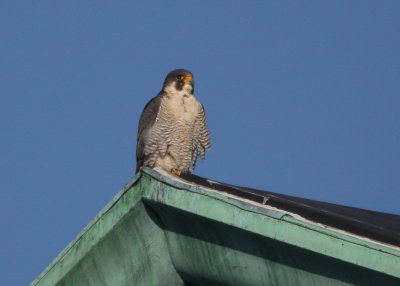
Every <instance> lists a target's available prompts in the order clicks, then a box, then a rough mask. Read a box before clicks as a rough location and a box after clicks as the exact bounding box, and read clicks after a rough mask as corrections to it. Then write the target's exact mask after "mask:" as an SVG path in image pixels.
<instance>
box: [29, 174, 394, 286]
mask: <svg viewBox="0 0 400 286" xmlns="http://www.w3.org/2000/svg"><path fill="white" fill-rule="evenodd" d="M31 285H37V286H41V285H46V286H47V285H75V286H76V285H110V286H111V285H112V286H118V285H144V286H150V285H157V286H160V285H165V286H167V285H168V286H171V285H240V286H246V285H307V286H309V285H400V249H399V248H397V247H394V246H390V245H385V244H382V243H379V242H376V241H372V240H369V239H366V238H363V237H359V236H355V235H352V234H349V233H347V232H344V231H340V230H338V229H334V228H328V227H327V226H325V225H321V224H318V223H315V222H311V221H308V220H306V219H303V218H302V217H300V216H297V215H296V214H293V213H289V212H285V211H283V210H280V209H276V208H272V207H269V206H266V205H263V204H260V203H256V202H252V201H249V200H246V199H242V198H239V197H235V196H233V195H230V194H226V193H223V192H220V191H215V190H211V189H207V188H205V187H200V186H197V185H194V184H191V183H189V182H185V181H183V180H181V179H180V178H178V177H175V176H172V175H169V174H167V173H165V172H163V171H161V170H152V169H147V168H145V169H143V170H142V171H141V173H139V174H137V175H136V176H135V178H134V179H133V180H132V181H131V182H130V183H129V184H128V185H127V186H126V187H125V188H124V189H123V190H122V191H121V192H120V193H119V194H118V195H117V196H116V197H115V198H114V199H113V200H112V201H111V202H110V203H109V204H108V205H107V206H106V207H105V208H104V209H103V210H102V211H101V212H100V213H99V214H98V215H97V216H96V217H95V218H94V219H93V221H92V222H90V223H89V225H88V226H87V227H86V228H85V229H84V230H83V231H82V232H81V233H80V234H79V235H78V237H77V238H76V239H75V240H74V241H73V242H72V243H70V244H69V245H68V246H67V247H66V248H65V250H64V251H63V252H61V253H60V255H59V256H58V257H57V258H56V259H55V260H54V262H53V263H52V264H50V265H49V266H48V267H47V268H46V269H45V270H44V271H43V273H42V274H41V275H40V276H39V277H38V278H37V279H36V280H35V281H33V282H32V284H31Z"/></svg>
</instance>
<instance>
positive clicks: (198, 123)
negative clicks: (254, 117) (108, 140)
mask: <svg viewBox="0 0 400 286" xmlns="http://www.w3.org/2000/svg"><path fill="white" fill-rule="evenodd" d="M193 93H194V81H193V75H192V73H191V72H189V71H188V70H185V69H177V70H173V71H171V72H170V73H169V74H168V75H167V77H166V78H165V80H164V84H163V87H162V89H161V91H160V92H159V93H158V95H157V96H156V97H154V98H152V99H151V100H150V101H149V102H148V103H147V104H146V106H145V107H144V109H143V111H142V115H141V116H140V120H139V128H138V135H137V145H136V163H137V165H136V172H138V171H139V170H140V168H141V167H142V166H145V167H150V168H154V167H161V168H163V169H164V170H166V171H168V172H172V173H173V174H176V175H180V174H181V173H191V172H193V170H194V168H195V165H196V160H197V157H198V156H200V157H201V158H202V159H204V158H205V150H206V149H210V148H211V143H210V133H209V131H208V129H207V127H206V115H205V112H204V107H203V105H202V104H201V103H200V102H199V101H198V100H197V99H196V98H195V97H194V95H193Z"/></svg>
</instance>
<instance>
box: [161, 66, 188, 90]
mask: <svg viewBox="0 0 400 286" xmlns="http://www.w3.org/2000/svg"><path fill="white" fill-rule="evenodd" d="M163 90H164V91H166V92H167V91H168V90H177V91H186V92H188V94H193V93H194V81H193V74H192V73H191V72H190V71H188V70H185V69H177V70H173V71H171V72H170V73H169V74H168V75H167V77H166V78H165V81H164V85H163Z"/></svg>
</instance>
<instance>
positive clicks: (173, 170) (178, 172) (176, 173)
mask: <svg viewBox="0 0 400 286" xmlns="http://www.w3.org/2000/svg"><path fill="white" fill-rule="evenodd" d="M171 173H172V174H174V175H177V176H180V175H181V173H182V172H181V171H179V170H178V169H172V170H171Z"/></svg>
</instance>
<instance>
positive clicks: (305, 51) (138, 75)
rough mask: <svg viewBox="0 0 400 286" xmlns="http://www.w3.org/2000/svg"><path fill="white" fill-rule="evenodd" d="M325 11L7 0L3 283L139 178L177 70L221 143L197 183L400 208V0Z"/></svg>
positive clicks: (311, 5) (2, 53)
mask: <svg viewBox="0 0 400 286" xmlns="http://www.w3.org/2000/svg"><path fill="white" fill-rule="evenodd" d="M197 2H200V1H197ZM322 2H323V3H322ZM322 2H321V1H269V2H267V1H263V2H261V1H257V2H256V1H254V2H253V1H201V3H195V1H193V2H191V1H189V2H188V1H183V2H182V1H175V2H168V3H167V1H158V2H153V1H107V2H106V1H1V3H0V131H1V133H0V134H1V140H0V158H1V159H0V191H1V193H0V199H1V205H2V206H1V208H0V212H1V213H0V223H1V230H2V235H1V237H0V253H1V255H0V269H1V270H2V275H1V276H2V285H26V284H28V283H30V282H31V281H32V280H33V279H34V278H35V277H36V276H37V275H38V274H39V273H40V272H41V271H42V270H43V269H44V268H45V267H46V266H47V265H48V264H49V263H50V262H51V261H52V260H53V258H54V257H55V256H56V255H57V254H58V253H59V252H60V251H61V250H62V249H63V248H64V247H65V246H66V245H67V244H68V243H69V242H70V241H71V240H73V239H74V238H75V236H76V235H77V234H78V233H79V231H80V230H81V229H82V228H83V227H84V226H85V225H86V224H87V223H88V222H89V221H90V220H91V219H92V218H93V217H94V216H95V215H96V214H97V212H98V211H100V209H101V208H102V207H103V206H104V205H105V204H106V203H107V202H108V201H109V200H111V199H112V197H113V196H114V195H115V194H116V193H117V192H118V191H119V190H120V189H121V188H122V187H123V186H124V185H125V184H126V183H127V182H128V181H129V180H130V179H131V178H132V176H133V175H134V168H135V164H136V163H135V145H136V127H137V123H138V118H139V116H140V112H141V110H142V108H143V106H144V105H145V104H146V102H147V101H148V100H149V99H150V98H151V97H153V96H154V95H156V93H157V92H158V91H159V90H160V89H161V85H162V81H163V80H164V77H165V75H166V73H167V72H169V71H170V70H172V69H175V68H187V69H189V70H191V71H192V72H193V73H194V75H195V81H196V96H197V98H198V99H200V100H201V101H202V102H203V104H204V105H205V108H206V112H207V115H208V123H209V128H210V131H211V134H212V143H213V149H212V150H211V151H210V152H209V153H208V154H207V159H206V161H203V162H200V163H199V164H198V168H197V170H196V172H195V173H196V174H198V175H201V176H205V177H208V178H212V179H215V180H219V181H223V182H227V183H231V184H236V185H242V186H249V187H254V188H258V189H264V190H270V191H273V192H279V193H284V194H290V195H294V196H300V197H305V198H311V199H316V200H322V201H326V202H332V203H337V204H343V205H350V206H356V207H360V208H366V209H371V210H377V211H383V212H390V213H397V214H400V195H399V186H400V174H399V169H400V151H399V146H400V127H399V123H400V122H399V121H400V88H399V85H400V52H399V51H400V36H399V35H400V17H399V15H400V2H399V1H322Z"/></svg>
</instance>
